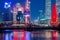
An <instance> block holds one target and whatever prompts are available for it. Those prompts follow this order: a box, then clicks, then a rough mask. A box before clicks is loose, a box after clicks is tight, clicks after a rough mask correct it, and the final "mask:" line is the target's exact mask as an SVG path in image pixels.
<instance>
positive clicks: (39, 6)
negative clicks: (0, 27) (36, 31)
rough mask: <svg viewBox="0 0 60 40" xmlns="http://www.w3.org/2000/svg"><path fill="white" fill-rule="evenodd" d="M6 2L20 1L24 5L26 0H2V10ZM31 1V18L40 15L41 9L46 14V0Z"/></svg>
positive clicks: (0, 7)
mask: <svg viewBox="0 0 60 40" xmlns="http://www.w3.org/2000/svg"><path fill="white" fill-rule="evenodd" d="M4 2H12V5H14V4H15V3H17V2H20V3H21V4H22V5H24V4H25V0H0V11H1V10H3V9H2V7H3V4H4ZM30 2H31V4H30V5H31V6H30V7H31V8H30V9H31V20H34V19H37V17H38V15H39V12H38V11H39V10H43V14H44V12H45V11H44V9H45V1H44V0H30Z"/></svg>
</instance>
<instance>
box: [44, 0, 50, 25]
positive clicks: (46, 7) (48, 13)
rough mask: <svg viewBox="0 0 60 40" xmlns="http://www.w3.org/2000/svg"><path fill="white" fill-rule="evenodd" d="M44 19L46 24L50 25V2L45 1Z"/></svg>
mask: <svg viewBox="0 0 60 40" xmlns="http://www.w3.org/2000/svg"><path fill="white" fill-rule="evenodd" d="M45 17H46V18H47V19H48V24H49V25H50V19H51V0H45Z"/></svg>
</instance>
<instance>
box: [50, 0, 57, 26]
mask: <svg viewBox="0 0 60 40" xmlns="http://www.w3.org/2000/svg"><path fill="white" fill-rule="evenodd" d="M51 2H52V13H51V26H53V25H54V26H57V24H58V15H57V10H56V8H57V7H56V0H51Z"/></svg>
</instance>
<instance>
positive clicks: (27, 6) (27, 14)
mask: <svg viewBox="0 0 60 40" xmlns="http://www.w3.org/2000/svg"><path fill="white" fill-rule="evenodd" d="M24 20H25V24H26V25H27V24H29V23H30V2H29V0H26V4H25V11H24Z"/></svg>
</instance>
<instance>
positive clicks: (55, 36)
mask: <svg viewBox="0 0 60 40" xmlns="http://www.w3.org/2000/svg"><path fill="white" fill-rule="evenodd" d="M8 31H10V30H8ZM0 40H60V34H59V32H58V31H55V30H42V31H31V32H30V31H24V30H12V31H10V32H6V33H0Z"/></svg>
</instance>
